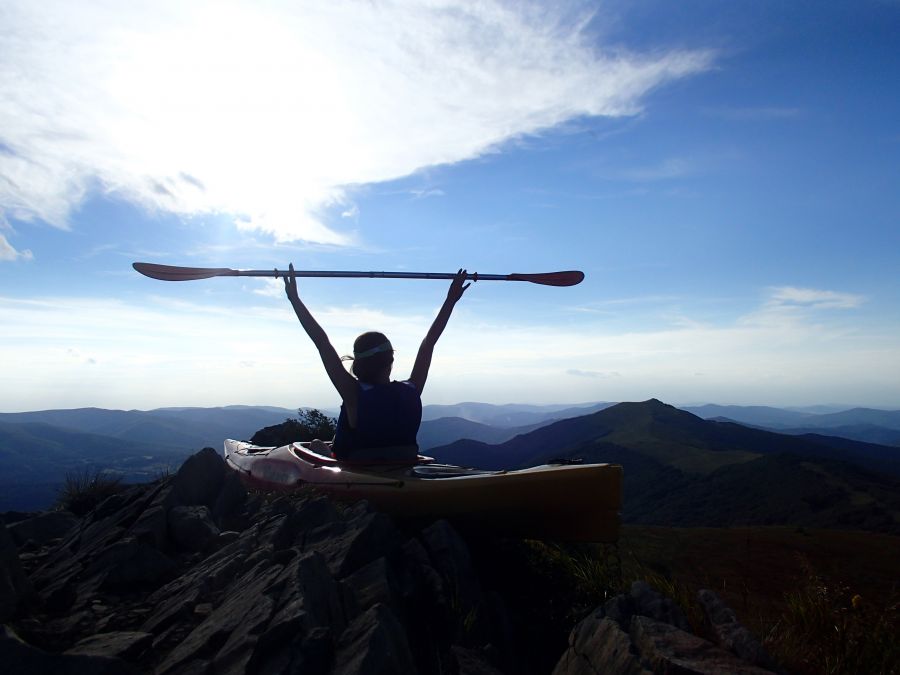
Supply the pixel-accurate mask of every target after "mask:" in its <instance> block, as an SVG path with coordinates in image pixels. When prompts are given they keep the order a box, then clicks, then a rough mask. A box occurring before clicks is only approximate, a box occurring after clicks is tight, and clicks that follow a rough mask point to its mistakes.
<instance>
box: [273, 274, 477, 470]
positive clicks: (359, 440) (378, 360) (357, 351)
mask: <svg viewBox="0 0 900 675" xmlns="http://www.w3.org/2000/svg"><path fill="white" fill-rule="evenodd" d="M289 270H290V272H293V271H294V265H293V264H291V265H290V267H289ZM465 280H466V271H465V270H459V272H458V273H457V274H456V277H455V278H454V279H453V281H452V282H451V283H450V289H449V290H448V291H447V299H446V300H444V304H443V305H442V306H441V309H440V311H439V312H438V315H437V317H435V319H434V322H433V323H432V324H431V328H429V329H428V333H427V334H426V335H425V339H424V340H422V344H421V346H420V347H419V352H418V354H417V355H416V361H415V364H414V365H413V369H412V373H410V376H409V379H407V380H403V381H396V380H393V381H392V380H391V368H392V367H393V364H394V349H393V347H392V346H391V343H390V340H388V339H387V337H385V336H384V335H383V334H382V333H376V332H370V333H363V334H362V335H360V336H359V337H358V338H356V340H355V341H354V343H353V356H352V357H344V358H345V359H351V360H352V361H353V365H352V366H351V368H350V372H349V373H348V372H347V370H346V369H345V368H344V365H343V363H342V359H341V357H339V356H338V354H337V352H336V351H335V349H334V347H332V346H331V342H330V341H329V340H328V335H326V333H325V331H324V330H323V329H322V327H321V326H320V325H319V324H318V322H317V321H316V320H315V319H314V318H313V315H312V314H310V312H309V310H308V309H307V308H306V305H304V304H303V302H302V301H301V300H300V296H299V295H298V294H297V279H296V277H294V276H291V275H287V276H285V278H284V288H285V292H286V293H287V297H288V299H289V300H290V301H291V305H292V306H293V308H294V312H296V314H297V318H298V319H299V320H300V324H301V325H302V326H303V328H304V330H305V331H306V334H307V335H309V337H310V339H311V340H312V341H313V344H315V346H316V349H318V350H319V356H320V357H321V359H322V364H323V365H324V366H325V372H326V373H328V377H329V378H330V379H331V383H332V384H333V385H334V388H335V389H337V392H338V394H339V395H340V397H341V413H340V416H339V417H338V425H337V431H336V432H335V435H334V442H333V444H332V446H331V448H330V449H331V451H332V452H333V454H334V456H335V457H337V458H338V459H355V460H361V461H362V460H397V461H410V462H414V461H415V460H416V455H417V453H418V446H417V445H416V434H417V433H418V431H419V424H420V423H421V421H422V399H421V397H422V390H423V389H424V388H425V381H426V380H427V379H428V370H429V368H430V367H431V357H432V355H433V353H434V346H435V344H436V343H437V341H438V338H439V337H440V336H441V333H443V332H444V328H446V327H447V321H448V320H449V319H450V314H451V313H452V312H453V307H454V306H455V305H456V303H457V302H458V301H459V299H460V298H461V297H462V295H463V293H464V292H465V290H466V289H467V288H468V287H469V286H470V285H471V283H465ZM323 446H325V448H327V446H326V445H325V444H324V443H319V444H315V445H313V446H311V447H312V448H313V449H318V450H320V451H321V450H322V449H325V448H323Z"/></svg>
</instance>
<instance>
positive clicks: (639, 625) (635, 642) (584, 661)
mask: <svg viewBox="0 0 900 675" xmlns="http://www.w3.org/2000/svg"><path fill="white" fill-rule="evenodd" d="M702 593H705V594H706V596H705V597H706V598H707V601H709V599H710V596H709V594H710V593H711V592H710V591H704V592H702ZM713 595H714V594H713ZM719 603H720V604H718V605H716V607H717V608H718V609H719V611H722V608H723V607H724V605H723V604H721V601H719ZM704 606H706V605H704ZM710 606H712V605H710ZM726 609H727V608H726ZM728 611H729V612H730V610H728ZM730 616H731V617H733V616H734V615H733V612H732V613H731V614H730ZM709 618H710V620H712V617H709ZM733 623H736V619H734V622H733ZM738 625H739V624H738ZM732 629H736V627H735V626H732ZM743 630H744V631H745V632H746V629H743ZM746 635H747V636H749V633H746ZM733 646H734V645H733V643H732V644H728V643H726V642H722V644H720V645H716V644H713V643H712V642H710V641H709V640H706V639H704V638H702V637H699V636H697V635H694V634H693V633H691V632H690V625H689V624H688V621H687V618H686V617H685V616H684V613H683V612H682V611H681V610H680V609H679V608H678V606H677V605H676V604H675V603H674V602H673V601H672V600H670V599H669V598H666V597H664V596H662V595H661V594H659V593H657V592H656V591H654V590H653V589H652V588H650V586H649V585H648V584H646V583H645V582H643V581H638V582H635V583H634V584H632V587H631V592H630V593H629V594H627V595H626V594H623V595H618V596H616V597H614V598H611V599H610V600H608V601H607V602H606V603H605V604H604V605H602V606H601V607H598V608H597V609H596V610H594V612H592V613H591V614H590V615H589V616H588V617H586V618H585V619H584V620H582V621H581V622H580V623H579V624H578V625H577V626H575V628H574V629H573V630H572V633H571V635H570V636H569V648H568V649H567V650H566V652H565V654H563V656H562V658H561V659H560V660H559V663H558V664H557V665H556V668H555V669H554V671H553V675H596V674H597V673H609V674H610V675H612V674H622V675H626V674H627V675H639V674H644V673H647V674H649V673H680V674H683V675H691V674H695V673H696V674H697V675H726V674H728V675H765V674H766V673H771V672H772V671H771V670H768V669H767V668H764V667H760V666H759V665H757V664H758V663H760V662H761V660H760V659H759V658H755V659H751V660H745V659H744V658H742V656H743V655H742V654H738V653H736V651H735V650H733ZM755 656H758V654H757V655H755ZM767 664H768V662H767Z"/></svg>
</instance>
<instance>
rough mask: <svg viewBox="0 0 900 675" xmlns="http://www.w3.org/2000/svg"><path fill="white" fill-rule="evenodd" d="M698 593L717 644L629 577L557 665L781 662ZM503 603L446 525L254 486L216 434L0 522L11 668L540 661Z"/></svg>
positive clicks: (440, 666)
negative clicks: (141, 473)
mask: <svg viewBox="0 0 900 675" xmlns="http://www.w3.org/2000/svg"><path fill="white" fill-rule="evenodd" d="M700 601H701V604H702V606H703V607H704V609H705V611H706V613H707V617H708V621H709V631H708V632H709V633H710V634H711V635H715V636H716V642H717V644H713V643H712V642H710V641H707V640H705V639H703V638H701V637H698V636H697V635H694V634H693V633H692V632H691V630H690V627H689V626H688V623H687V620H686V619H685V618H684V615H683V614H682V613H681V611H680V610H679V609H678V608H677V606H676V605H675V604H674V603H673V602H672V601H671V600H668V599H666V598H664V597H662V596H661V595H659V594H658V593H656V592H655V591H653V590H652V589H651V588H649V587H648V586H647V585H646V584H643V583H642V582H638V583H636V584H634V585H633V586H632V588H631V589H630V591H629V592H628V593H625V594H623V595H619V596H616V597H614V598H612V599H610V600H608V601H607V602H606V603H605V604H604V605H603V606H602V607H599V608H597V609H596V610H594V611H593V612H591V614H590V615H589V616H587V617H586V618H585V619H584V620H582V621H581V622H580V623H579V624H578V625H577V626H575V628H574V629H573V630H572V633H571V636H570V639H569V645H568V648H567V649H566V648H565V645H561V646H560V650H561V651H564V653H563V654H562V655H561V658H560V659H559V662H558V664H557V665H556V668H555V670H554V674H555V675H580V674H581V673H600V672H603V673H641V672H680V673H725V672H727V673H763V672H769V671H770V670H772V669H774V664H772V663H771V660H770V659H769V658H768V656H767V655H766V654H765V652H764V651H763V650H762V648H761V647H760V646H759V643H758V642H756V641H755V640H754V639H753V637H752V636H750V635H749V634H748V633H747V632H746V630H744V629H743V628H742V627H741V626H740V624H739V623H738V622H737V621H736V619H735V617H734V614H733V613H732V612H731V611H730V610H729V609H728V608H727V607H725V606H724V605H723V604H722V603H721V601H720V600H719V599H718V598H717V597H716V596H715V594H713V593H711V592H708V591H705V592H703V594H701V598H700ZM510 606H511V604H510V603H509V602H508V598H504V597H503V596H502V595H501V594H500V593H498V592H497V591H495V590H492V589H490V588H487V587H485V586H484V585H483V584H482V582H481V581H480V580H479V577H478V574H477V573H476V566H475V565H474V562H473V556H472V551H471V550H470V546H469V544H468V543H467V542H466V540H465V539H464V538H463V537H462V536H461V535H460V534H459V533H458V532H457V531H456V530H455V529H454V527H453V526H452V525H451V524H450V523H448V522H446V521H437V522H434V523H431V524H429V525H427V526H426V527H424V528H422V527H417V528H415V529H412V530H411V529H409V528H408V527H404V526H402V524H398V523H396V522H394V521H393V520H391V519H390V518H389V517H387V516H386V515H384V514H381V513H378V512H375V511H372V510H371V509H370V508H369V507H368V505H367V504H366V503H365V502H360V503H359V504H356V505H354V506H352V507H343V506H339V505H336V504H334V503H333V502H331V501H330V500H328V499H327V498H325V497H322V496H317V495H315V494H307V495H305V496H291V497H278V498H269V497H267V496H265V495H258V494H250V495H248V494H247V492H246V491H245V490H244V488H243V486H242V485H241V483H240V481H239V479H238V477H237V475H236V474H233V473H231V472H229V471H227V470H226V468H225V466H224V463H223V461H222V459H221V458H220V457H219V455H218V454H217V453H216V452H215V451H214V450H212V449H210V448H206V449H204V450H202V451H201V452H199V453H197V454H195V455H193V456H192V457H191V458H189V459H188V460H187V461H186V462H185V463H184V465H182V467H181V469H180V470H179V471H178V473H177V474H176V475H174V476H172V477H171V478H169V479H166V480H162V481H159V482H157V483H154V484H149V485H138V486H133V487H130V488H128V489H126V490H125V491H123V492H122V493H120V494H117V495H114V496H112V497H110V498H108V499H106V500H105V501H104V502H103V503H102V504H100V505H99V506H98V507H97V508H95V509H94V510H93V511H91V512H90V513H89V514H88V515H86V516H85V517H83V518H76V517H75V516H72V515H71V514H67V513H64V512H51V513H45V514H40V515H37V516H34V517H31V518H23V519H21V520H19V521H18V522H16V523H13V524H10V525H9V526H6V527H0V622H2V623H4V627H3V632H2V633H0V663H3V664H4V671H5V672H7V673H10V674H11V675H12V674H18V673H22V674H25V673H28V674H31V673H44V672H47V673H50V672H52V673H85V674H92V673H98V674H99V673H102V674H104V675H106V674H109V675H117V674H120V673H121V674H140V673H155V674H158V675H181V674H187V673H198V674H207V675H213V674H215V675H219V674H225V673H227V674H232V673H234V674H243V673H247V674H251V673H252V674H259V675H268V674H273V675H274V674H275V673H312V674H317V673H321V674H323V675H324V674H328V673H341V674H344V673H347V674H350V673H359V674H369V673H372V674H374V673H385V674H387V673H396V674H401V675H402V674H406V673H457V674H460V675H491V674H493V673H531V672H540V671H536V670H535V664H534V663H531V662H529V659H528V656H527V650H526V649H525V648H524V645H522V644H521V635H520V634H519V632H518V631H517V618H516V616H515V615H514V614H513V612H512V611H511V610H510ZM554 658H555V657H554ZM767 669H768V670H767Z"/></svg>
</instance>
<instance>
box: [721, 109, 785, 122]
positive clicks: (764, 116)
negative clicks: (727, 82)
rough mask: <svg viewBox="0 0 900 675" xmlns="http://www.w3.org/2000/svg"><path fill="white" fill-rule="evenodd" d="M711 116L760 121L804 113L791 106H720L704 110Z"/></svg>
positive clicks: (780, 118)
mask: <svg viewBox="0 0 900 675" xmlns="http://www.w3.org/2000/svg"><path fill="white" fill-rule="evenodd" d="M704 112H705V113H706V114H707V115H709V116H711V117H720V118H722V119H728V120H734V121H739V122H743V121H758V122H765V121H770V120H787V119H796V118H799V117H801V116H802V115H803V110H802V109H800V108H793V107H789V106H757V107H744V108H737V107H718V108H707V109H706V110H705V111H704Z"/></svg>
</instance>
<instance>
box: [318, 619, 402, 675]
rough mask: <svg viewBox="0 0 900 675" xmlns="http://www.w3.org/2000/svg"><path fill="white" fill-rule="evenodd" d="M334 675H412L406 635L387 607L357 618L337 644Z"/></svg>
mask: <svg viewBox="0 0 900 675" xmlns="http://www.w3.org/2000/svg"><path fill="white" fill-rule="evenodd" d="M332 673H333V674H334V675H414V673H416V667H415V664H414V663H413V658H412V654H411V653H410V651H409V644H408V642H407V640H406V631H405V630H404V628H403V626H402V625H401V624H400V622H399V621H398V620H397V617H396V616H394V613H393V612H392V611H391V610H390V608H389V607H387V606H386V605H380V604H379V605H374V606H373V607H371V608H370V609H369V610H368V611H366V612H364V613H363V614H360V615H359V616H358V617H356V619H354V620H353V622H352V623H351V624H350V625H349V626H348V627H347V630H345V631H344V633H343V634H342V635H341V637H340V639H339V640H338V645H337V650H336V651H335V657H334V668H333V670H332Z"/></svg>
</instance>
